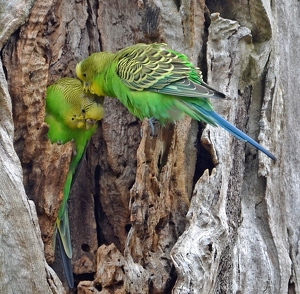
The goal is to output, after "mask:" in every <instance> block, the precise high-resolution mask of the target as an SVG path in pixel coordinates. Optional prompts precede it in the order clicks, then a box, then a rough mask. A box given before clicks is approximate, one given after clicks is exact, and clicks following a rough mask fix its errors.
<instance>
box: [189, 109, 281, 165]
mask: <svg viewBox="0 0 300 294" xmlns="http://www.w3.org/2000/svg"><path fill="white" fill-rule="evenodd" d="M193 106H194V107H195V108H197V110H198V111H199V112H200V113H201V114H202V115H204V116H207V117H209V118H212V119H213V120H214V121H215V123H216V124H217V125H219V126H220V127H222V128H224V129H225V130H227V131H228V132H229V133H231V134H232V135H234V136H235V137H237V138H238V139H240V140H243V141H245V142H248V143H250V144H251V145H252V146H254V147H255V148H257V149H258V150H260V151H262V152H263V153H265V154H266V155H267V156H269V157H270V158H272V159H273V160H275V161H276V160H277V159H276V157H275V156H274V155H273V154H271V153H270V152H269V151H268V150H266V149H265V148H264V147H262V146H261V145H260V144H258V143H257V142H256V141H255V140H253V139H252V138H250V137H249V136H248V135H246V134H245V133H243V132H242V131H241V130H239V129H238V128H237V127H235V126H234V125H232V124H231V123H229V122H228V121H227V120H225V119H224V118H223V117H221V116H220V115H218V114H217V113H216V112H214V111H207V110H205V109H203V108H202V107H200V106H198V105H196V104H193Z"/></svg>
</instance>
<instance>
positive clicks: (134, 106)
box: [76, 43, 276, 160]
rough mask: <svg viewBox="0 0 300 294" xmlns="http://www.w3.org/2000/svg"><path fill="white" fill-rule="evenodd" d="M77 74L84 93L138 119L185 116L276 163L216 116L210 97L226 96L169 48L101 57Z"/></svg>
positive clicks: (85, 63)
mask: <svg viewBox="0 0 300 294" xmlns="http://www.w3.org/2000/svg"><path fill="white" fill-rule="evenodd" d="M76 74H77V77H78V78H79V79H81V80H82V81H83V83H84V89H85V91H89V92H90V93H93V94H97V95H99V96H110V97H116V98H118V99H119V100H120V101H121V102H122V103H123V104H124V105H125V106H126V107H127V109H128V110H129V111H130V112H131V113H132V114H133V115H134V116H136V117H138V118H139V119H143V118H145V117H147V118H155V119H157V120H158V121H159V122H160V123H161V124H164V123H166V122H169V121H171V122H172V121H176V120H178V119H180V118H182V116H183V115H184V114H187V115H189V116H190V117H192V118H193V119H196V120H201V121H204V122H205V123H208V124H211V125H213V126H217V125H219V126H221V127H223V128H224V129H225V130H227V131H228V132H230V133H231V134H233V135H234V136H235V137H237V138H238V139H241V140H243V141H246V142H249V143H250V144H251V145H253V146H254V147H256V148H257V149H259V150H261V151H262V152H264V153H265V154H266V155H268V156H269V157H270V158H272V159H273V160H276V158H275V156H274V155H272V154H271V153H270V152H269V151H267V150H266V149H265V148H263V147H262V146H261V145H259V144H258V143H257V142H256V141H254V140H253V139H252V138H250V137H249V136H247V135H246V134H245V133H243V132H242V131H240V130H239V129H238V128H236V127H235V126H233V125H232V124H230V123H229V122H228V121H226V120H225V119H223V118H222V117H221V116H219V115H218V114H217V113H216V112H214V110H213V107H212V105H211V103H210V102H209V99H208V98H226V96H225V95H224V94H222V93H220V92H218V91H216V90H214V89H212V88H211V87H209V86H208V85H207V84H205V83H204V82H203V80H202V74H201V72H200V70H199V69H198V68H197V67H195V66H194V65H193V64H192V63H190V62H189V61H188V58H187V56H186V55H184V54H181V53H179V52H176V51H174V50H172V49H171V48H170V47H168V46H167V45H166V44H159V43H154V44H149V45H147V44H136V45H133V46H130V47H127V48H125V49H122V50H120V51H118V52H116V53H111V52H98V53H94V54H92V55H91V56H89V57H87V58H86V59H84V60H83V61H81V62H79V63H78V64H77V66H76Z"/></svg>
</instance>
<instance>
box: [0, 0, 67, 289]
mask: <svg viewBox="0 0 300 294" xmlns="http://www.w3.org/2000/svg"><path fill="white" fill-rule="evenodd" d="M33 2H34V1H4V2H3V1H2V2H1V3H0V5H1V9H0V28H1V30H0V46H1V48H2V46H3V44H4V43H5V42H6V41H7V39H8V38H9V37H10V35H11V34H12V33H13V32H14V31H15V30H17V29H18V28H19V26H20V25H21V24H22V23H24V22H25V20H26V17H27V16H28V14H29V11H30V8H31V6H32V4H33ZM7 70H8V71H9V70H10V67H6V73H7ZM6 78H7V76H5V73H4V70H3V64H2V60H1V61H0V114H1V119H0V142H1V144H0V174H1V177H0V202H1V205H0V206H1V209H0V223H1V229H0V231H1V232H0V248H1V249H0V255H1V258H0V272H1V275H0V292H1V293H6V294H9V293H63V292H64V289H63V288H62V285H61V282H60V281H59V280H58V278H57V276H56V274H55V273H54V272H53V271H52V269H51V268H49V266H48V265H47V264H46V262H45V258H44V254H43V253H44V252H43V243H42V241H41V232H40V230H39V226H38V220H37V216H36V212H35V206H34V204H33V202H31V201H29V200H28V198H27V196H26V194H25V190H24V186H23V175H22V169H21V164H20V160H19V158H18V157H17V154H16V152H15V150H14V146H13V137H14V133H13V132H14V125H13V116H12V109H14V106H15V105H13V107H12V99H11V96H10V93H9V92H8V84H7V80H6ZM14 85H15V87H16V88H17V89H20V87H21V86H22V82H21V81H20V80H15V81H14Z"/></svg>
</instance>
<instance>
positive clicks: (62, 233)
mask: <svg viewBox="0 0 300 294" xmlns="http://www.w3.org/2000/svg"><path fill="white" fill-rule="evenodd" d="M98 102H99V103H98ZM102 103H103V98H100V97H98V96H96V95H93V94H90V93H85V92H84V91H83V86H82V83H81V81H80V80H78V79H73V78H62V79H60V80H58V81H56V82H55V83H54V84H52V85H50V86H48V88H47V96H46V118H45V121H46V123H47V124H48V125H49V131H48V138H49V139H50V141H51V142H52V143H59V144H64V143H66V142H69V141H71V140H72V141H74V145H75V150H74V154H73V156H72V159H71V163H70V167H69V172H68V174H67V178H66V182H65V185H64V191H63V193H64V194H63V195H64V197H63V201H62V204H61V207H60V210H59V213H58V217H57V221H56V230H55V236H54V241H55V239H56V237H57V239H58V242H59V247H60V252H61V255H62V261H63V266H64V271H65V275H66V279H67V282H68V285H69V287H70V288H73V286H74V280H73V273H72V267H71V258H72V245H71V239H70V228H69V219H68V208H67V200H68V197H69V192H70V188H71V183H72V178H73V175H74V173H75V170H76V166H77V165H78V163H79V162H80V159H81V157H82V155H83V153H84V150H85V147H86V145H87V143H88V141H89V139H90V138H91V136H92V135H93V133H94V132H95V131H96V128H97V122H98V121H99V120H101V119H102V117H103V115H104V109H103V106H102ZM57 232H58V234H57Z"/></svg>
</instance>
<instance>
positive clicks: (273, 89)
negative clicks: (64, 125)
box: [0, 0, 300, 294]
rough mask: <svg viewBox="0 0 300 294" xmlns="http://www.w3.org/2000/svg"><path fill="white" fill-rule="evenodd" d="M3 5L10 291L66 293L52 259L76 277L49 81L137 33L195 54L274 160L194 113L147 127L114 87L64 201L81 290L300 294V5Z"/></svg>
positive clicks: (1, 285)
mask: <svg viewBox="0 0 300 294" xmlns="http://www.w3.org/2000/svg"><path fill="white" fill-rule="evenodd" d="M2 2H3V3H0V4H1V9H0V15H1V18H0V24H1V25H0V28H1V29H0V46H1V47H0V48H2V49H1V64H0V91H1V95H0V105H1V107H0V111H1V114H2V115H1V119H0V138H1V144H0V148H1V152H0V170H1V175H2V176H1V178H0V192H1V193H0V200H1V207H2V209H0V221H1V223H2V226H1V238H0V248H1V249H0V256H2V257H1V258H0V272H1V275H0V292H1V293H51V292H53V293H63V292H64V289H63V288H62V285H61V283H60V281H59V280H58V278H57V277H56V274H55V273H54V272H53V271H52V270H51V268H49V266H48V265H47V263H46V262H45V259H44V256H45V257H46V260H47V262H48V263H50V264H52V266H53V268H54V269H55V271H56V272H57V273H58V275H59V277H60V278H61V279H62V280H63V284H64V286H66V285H65V281H64V277H63V273H62V270H61V265H60V263H59V262H58V261H57V258H56V261H55V263H54V264H53V261H54V252H53V248H52V235H53V230H54V222H55V219H56V216H57V213H58V209H59V205H60V203H61V201H62V189H63V185H64V181H65V177H66V174H67V171H68V165H69V162H70V159H71V155H72V148H73V146H72V142H70V143H67V144H65V145H60V146H59V145H57V144H51V143H50V142H49V141H48V140H47V136H46V133H47V130H48V129H47V125H46V124H45V123H44V116H45V90H46V86H47V85H49V84H51V83H52V82H54V81H55V80H57V79H58V78H60V77H64V76H73V77H74V76H75V65H76V63H77V62H79V61H80V60H82V59H84V58H86V57H87V56H88V55H89V54H91V53H93V52H97V51H103V50H104V51H110V50H111V51H116V50H118V49H121V48H124V47H126V46H129V45H132V44H136V43H138V42H145V43H151V42H166V43H168V44H169V45H170V46H171V47H172V48H173V49H175V50H177V51H180V52H183V53H185V54H187V55H188V56H189V58H190V60H191V61H192V62H193V63H194V64H197V65H198V66H199V67H200V68H201V69H202V72H203V77H204V80H206V81H207V82H208V84H209V85H211V86H212V87H214V88H216V89H218V90H220V91H222V92H224V93H225V94H226V95H227V96H228V97H229V98H230V99H228V100H225V101H216V100H214V101H212V103H213V105H214V108H215V110H216V112H218V113H219V114H221V115H222V116H223V117H224V118H226V119H227V120H228V121H230V122H231V123H233V124H235V125H236V126H237V127H238V128H240V129H241V130H243V131H244V132H246V133H247V134H249V135H250V136H251V137H253V138H254V139H256V140H258V141H259V143H260V144H262V145H263V146H265V147H266V148H267V149H269V150H270V151H271V152H272V153H274V155H275V156H276V157H277V159H278V161H277V162H273V161H271V160H270V159H269V158H268V157H267V156H265V155H264V154H262V153H260V152H257V150H255V149H254V148H252V147H250V146H249V145H247V144H246V145H245V144H244V143H243V142H241V141H239V140H237V139H235V138H233V137H232V136H231V135H230V134H228V133H226V131H224V130H223V129H221V128H214V127H211V126H205V125H203V124H201V123H198V122H195V121H192V120H191V119H190V118H184V119H183V120H181V121H180V122H178V123H176V124H168V125H165V126H159V125H157V124H156V125H155V136H151V134H150V128H149V124H148V121H147V120H144V121H143V122H139V121H138V120H137V119H136V118H134V117H133V116H132V115H131V114H130V113H129V112H128V111H127V109H126V108H125V107H124V106H122V105H121V104H120V103H119V101H118V100H117V99H112V98H106V100H105V104H104V107H105V117H104V118H103V120H102V121H101V122H100V123H99V127H98V131H97V133H96V134H95V135H94V136H93V138H92V140H91V142H90V144H89V147H88V149H87V153H86V155H85V157H84V158H83V160H82V162H81V164H80V168H79V169H78V172H77V175H76V179H75V181H74V184H73V187H72V190H71V195H70V201H69V210H70V213H69V216H70V225H71V235H72V243H73V251H74V255H73V259H72V264H73V271H74V274H75V280H76V286H77V293H79V294H80V293H85V294H88V293H171V292H172V293H300V288H299V279H298V277H299V274H300V271H299V266H298V264H299V256H298V243H299V233H300V231H299V228H298V219H299V217H300V215H299V209H298V205H297V204H298V202H299V201H298V191H299V190H300V187H299V166H300V164H299V159H298V156H297V152H298V148H297V146H298V145H299V143H300V142H299V140H300V138H299V136H297V133H296V132H295V131H296V130H297V126H298V125H299V122H300V121H299V120H300V115H299V113H298V112H299V109H300V105H299V103H300V102H299V99H298V97H297V94H298V92H297V85H298V83H297V79H298V77H299V76H300V67H299V65H298V60H299V50H298V40H299V37H300V36H299V34H300V33H299V29H298V26H297V21H295V20H297V19H298V18H299V14H300V4H299V1H297V0H290V1H282V0H278V1H271V2H270V1H266V0H259V1H246V0H242V1H231V0H226V1H206V2H205V1H204V0H182V1H180V0H179V1H176V0H166V1H165V0H164V1H159V0H135V1H129V0H126V1H117V0H114V1H109V0H105V1H96V0H82V1H77V0H69V1H66V0H50V1H42V0H36V1H33V0H32V1H16V0H15V1H9V4H8V3H7V1H2ZM2 63H3V65H2ZM17 155H18V157H19V158H18V157H17ZM283 158H284V160H283ZM21 167H22V169H23V176H22V171H21ZM24 188H25V189H24ZM25 192H26V194H27V196H26V194H25ZM27 197H28V198H29V199H31V200H33V201H34V203H35V207H36V212H37V216H38V221H37V218H36V212H35V208H34V205H33V202H32V201H31V200H28V198H27ZM37 222H38V223H39V226H40V231H39V227H38V225H37ZM41 240H43V242H44V246H45V247H44V254H43V243H42V242H41ZM28 245H29V246H28ZM11 277H13V278H11ZM66 289H67V288H66ZM66 291H67V292H68V293H74V291H75V289H74V290H70V289H67V290H66Z"/></svg>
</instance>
